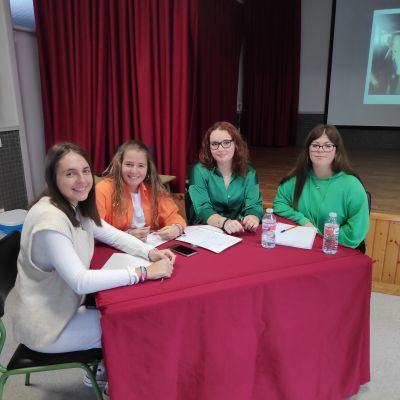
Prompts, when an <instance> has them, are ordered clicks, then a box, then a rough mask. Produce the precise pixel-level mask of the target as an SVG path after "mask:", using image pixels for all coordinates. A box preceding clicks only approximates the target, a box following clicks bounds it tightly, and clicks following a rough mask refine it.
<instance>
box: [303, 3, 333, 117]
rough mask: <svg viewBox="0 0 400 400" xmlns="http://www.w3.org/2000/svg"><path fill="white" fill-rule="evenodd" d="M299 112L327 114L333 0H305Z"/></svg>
mask: <svg viewBox="0 0 400 400" xmlns="http://www.w3.org/2000/svg"><path fill="white" fill-rule="evenodd" d="M301 14H302V16H301V56H300V96H299V113H310V114H314V113H315V114H319V113H324V108H325V93H326V79H327V73H328V58H329V39H330V25H331V14H332V0H302V2H301Z"/></svg>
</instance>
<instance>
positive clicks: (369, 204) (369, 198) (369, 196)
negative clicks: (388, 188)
mask: <svg viewBox="0 0 400 400" xmlns="http://www.w3.org/2000/svg"><path fill="white" fill-rule="evenodd" d="M366 193H367V200H368V210H369V213H370V214H371V204H372V198H371V193H370V192H368V191H366Z"/></svg>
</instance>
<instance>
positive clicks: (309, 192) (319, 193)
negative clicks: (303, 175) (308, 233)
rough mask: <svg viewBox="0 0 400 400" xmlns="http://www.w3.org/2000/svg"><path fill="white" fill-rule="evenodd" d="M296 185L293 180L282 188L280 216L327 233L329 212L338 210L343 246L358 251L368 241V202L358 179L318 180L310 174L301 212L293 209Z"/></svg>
mask: <svg viewBox="0 0 400 400" xmlns="http://www.w3.org/2000/svg"><path fill="white" fill-rule="evenodd" d="M295 184H296V178H295V177H293V178H291V179H289V180H288V181H286V182H284V183H282V184H281V185H279V187H278V191H277V194H276V197H275V200H274V211H275V213H276V214H278V215H281V216H282V217H285V218H287V219H290V220H292V221H294V222H297V223H298V224H300V225H305V224H306V223H307V222H311V223H312V224H313V225H314V226H315V227H317V229H318V232H319V233H320V234H323V232H324V223H325V220H326V219H327V218H328V214H329V212H331V211H334V212H336V214H337V218H338V221H339V225H340V232H339V243H340V244H343V245H345V246H348V247H353V248H355V247H357V246H358V245H359V244H360V243H361V242H362V241H363V240H364V239H365V236H366V235H367V232H368V228H369V208H368V200H367V194H366V192H365V190H364V187H363V186H362V184H361V182H360V181H359V180H358V179H357V178H356V177H355V176H353V175H348V174H346V173H344V172H339V173H337V174H336V175H333V176H331V177H329V178H326V179H318V178H317V177H316V176H315V175H314V172H313V171H310V172H309V176H308V178H307V180H306V182H305V184H304V187H303V191H302V193H301V195H300V198H299V201H298V206H297V210H295V209H294V208H293V206H292V205H293V197H294V189H295Z"/></svg>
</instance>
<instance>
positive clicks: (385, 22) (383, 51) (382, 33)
mask: <svg viewBox="0 0 400 400" xmlns="http://www.w3.org/2000/svg"><path fill="white" fill-rule="evenodd" d="M364 104H400V8H397V9H390V10H375V11H374V13H373V20H372V29H371V39H370V46H369V56H368V67H367V74H366V80H365V91H364Z"/></svg>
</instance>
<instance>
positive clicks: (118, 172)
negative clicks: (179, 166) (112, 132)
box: [103, 140, 168, 227]
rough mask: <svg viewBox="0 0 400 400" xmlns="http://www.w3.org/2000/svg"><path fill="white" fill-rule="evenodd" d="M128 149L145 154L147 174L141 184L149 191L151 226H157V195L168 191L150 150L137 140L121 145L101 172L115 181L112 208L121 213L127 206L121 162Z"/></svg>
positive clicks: (162, 194)
mask: <svg viewBox="0 0 400 400" xmlns="http://www.w3.org/2000/svg"><path fill="white" fill-rule="evenodd" d="M129 150H136V151H142V152H143V153H145V154H146V159H147V174H146V177H145V178H144V180H143V184H144V185H146V187H147V189H149V190H150V193H151V214H152V218H151V222H152V226H154V227H158V207H157V202H158V197H159V196H168V192H167V190H166V189H165V187H164V185H163V184H162V183H161V180H160V177H159V176H158V172H157V168H156V166H155V164H154V161H153V157H152V155H151V152H150V150H149V149H148V147H147V146H146V145H144V144H143V143H142V142H141V141H139V140H131V141H129V142H125V143H124V144H123V145H121V146H120V147H119V148H118V150H117V152H116V153H115V155H114V157H113V159H112V161H111V163H110V165H109V166H108V167H107V169H106V170H105V171H104V173H103V176H104V177H105V178H106V179H112V180H113V181H114V183H115V191H114V193H113V209H114V210H115V211H114V212H115V215H117V216H121V215H123V214H124V213H125V211H126V208H127V204H126V198H125V189H124V186H125V184H124V180H123V178H122V163H123V161H124V157H125V153H126V152H127V151H129Z"/></svg>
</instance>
